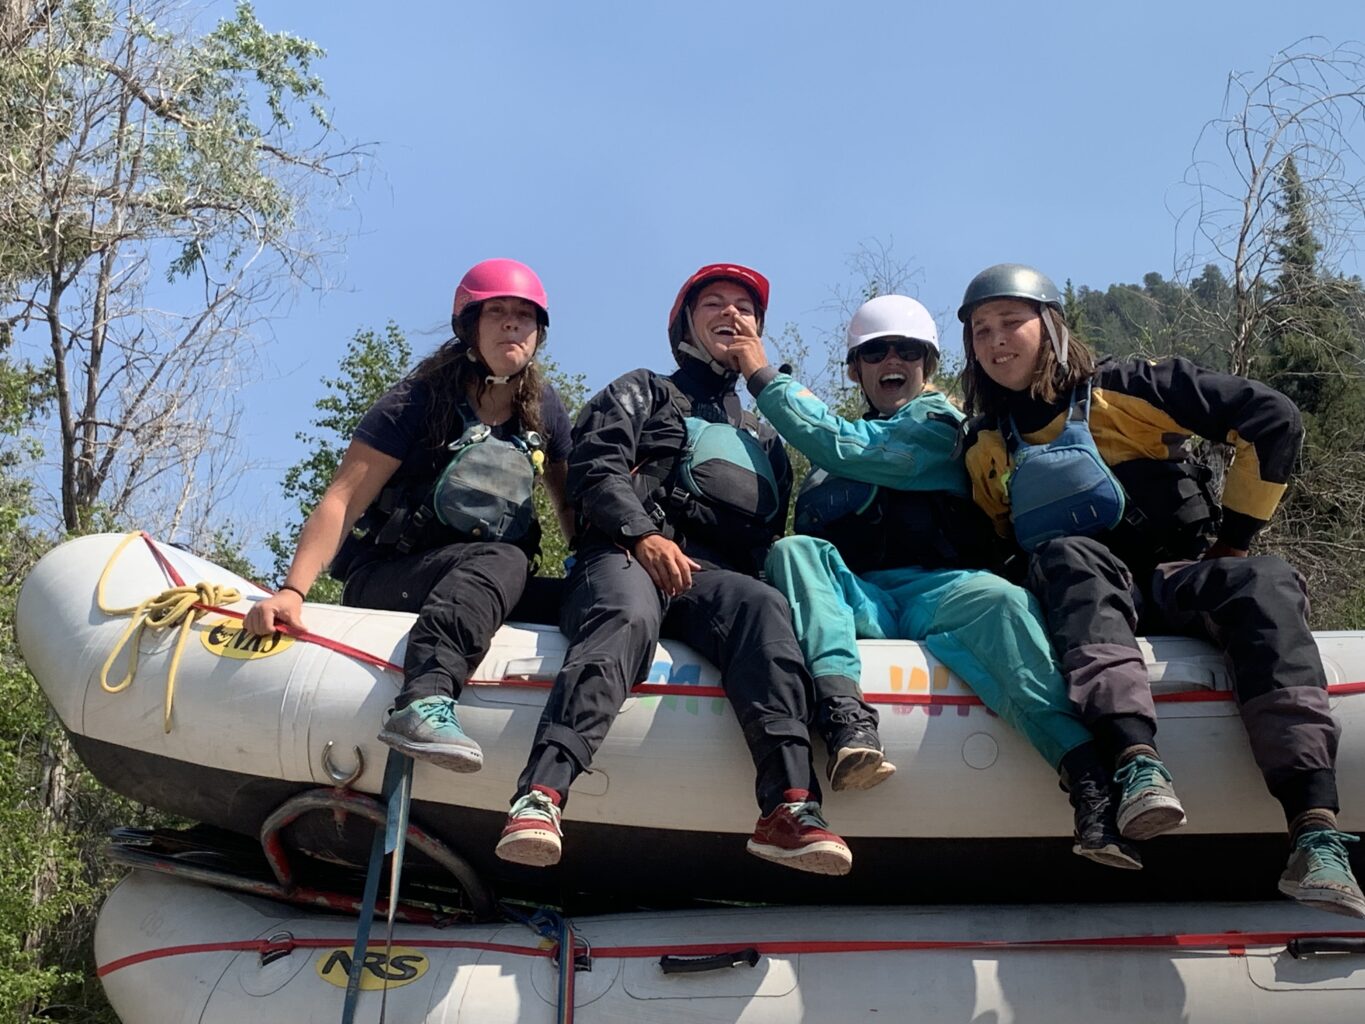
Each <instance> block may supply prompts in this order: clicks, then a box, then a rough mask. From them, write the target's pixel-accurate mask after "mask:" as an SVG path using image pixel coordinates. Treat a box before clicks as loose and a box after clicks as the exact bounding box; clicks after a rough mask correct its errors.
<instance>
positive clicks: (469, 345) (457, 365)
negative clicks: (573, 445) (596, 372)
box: [408, 302, 549, 447]
mask: <svg viewBox="0 0 1365 1024" xmlns="http://www.w3.org/2000/svg"><path fill="white" fill-rule="evenodd" d="M482 306H483V303H482V302H472V303H470V304H469V305H468V306H466V307H465V308H464V309H463V310H462V311H461V313H460V316H459V317H458V318H457V320H456V322H455V325H454V326H455V337H453V338H451V339H450V340H449V341H447V342H446V343H445V344H444V345H442V346H441V347H440V348H438V349H437V350H436V351H435V352H433V353H431V355H429V356H427V357H426V358H425V359H423V360H422V361H421V362H420V363H418V364H417V365H416V366H415V367H414V368H413V371H412V373H410V374H409V375H408V379H409V380H410V381H413V382H421V383H424V384H426V385H427V387H428V388H429V389H430V390H431V415H430V416H429V417H428V420H427V423H428V427H427V440H428V442H429V443H430V444H431V445H432V447H436V446H439V445H443V444H447V443H449V442H450V441H453V440H454V439H455V438H456V437H458V436H459V435H460V434H461V433H462V432H463V430H464V416H463V414H462V413H461V412H460V400H461V399H462V398H464V397H465V396H467V395H469V394H471V393H472V394H473V396H474V401H473V404H474V405H475V406H476V407H477V405H478V402H479V400H480V399H481V398H483V396H484V393H485V392H486V391H487V390H488V382H487V380H485V378H486V377H487V376H488V372H489V371H488V367H487V366H485V365H484V362H483V360H482V359H480V358H479V355H478V337H479V311H480V308H481V307H482ZM536 320H537V323H538V324H539V330H538V331H537V336H536V351H535V354H534V355H532V357H531V361H530V362H529V363H527V364H526V368H525V369H523V370H522V371H521V372H520V373H519V374H517V376H516V378H515V383H516V390H515V391H513V392H512V415H513V417H514V418H515V419H516V420H517V421H518V422H519V423H520V424H521V430H522V431H523V432H525V431H532V430H534V431H537V432H540V431H542V430H544V429H545V424H544V423H543V422H542V421H541V408H540V398H541V394H542V392H543V391H544V388H545V375H544V374H543V373H542V372H541V369H540V363H539V362H537V361H536V360H537V357H538V356H539V355H540V350H541V349H542V348H543V347H544V345H545V338H546V336H547V335H548V334H549V326H548V325H547V323H546V322H545V315H544V313H543V312H540V311H537V315H536Z"/></svg>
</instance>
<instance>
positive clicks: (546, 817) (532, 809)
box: [511, 789, 560, 832]
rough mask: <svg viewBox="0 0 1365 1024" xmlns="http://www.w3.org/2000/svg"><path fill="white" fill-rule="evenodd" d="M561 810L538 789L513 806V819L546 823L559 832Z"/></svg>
mask: <svg viewBox="0 0 1365 1024" xmlns="http://www.w3.org/2000/svg"><path fill="white" fill-rule="evenodd" d="M559 813H560V812H559V808H558V807H556V806H555V803H554V801H553V800H551V799H550V798H549V797H548V796H546V795H545V794H544V793H542V792H541V791H540V790H538V789H533V790H531V792H529V793H527V794H526V795H525V796H523V797H522V798H521V799H519V800H518V801H517V802H516V803H514V804H513V805H512V815H511V816H512V817H513V818H533V819H535V820H536V821H544V822H546V823H548V824H550V825H553V826H554V827H555V831H556V832H558V831H559Z"/></svg>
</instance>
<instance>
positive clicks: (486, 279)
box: [450, 259, 550, 326]
mask: <svg viewBox="0 0 1365 1024" xmlns="http://www.w3.org/2000/svg"><path fill="white" fill-rule="evenodd" d="M503 296H511V297H512V298H515V299H525V300H526V301H527V302H531V303H534V304H535V305H536V306H538V307H539V308H540V311H541V313H543V314H544V317H545V323H547V324H548V323H549V322H550V300H549V299H548V298H546V296H545V286H544V285H543V284H541V283H540V278H538V277H536V272H535V271H534V270H532V269H531V268H530V267H528V266H527V265H526V264H525V263H518V262H517V261H516V260H505V259H493V260H484V261H483V262H482V263H475V264H474V265H473V266H472V267H470V268H469V270H467V271H466V272H465V275H464V277H462V278H460V283H459V284H458V285H457V286H456V288H455V305H454V306H453V307H452V308H451V311H450V321H451V324H452V326H453V325H454V323H455V321H456V320H458V319H459V318H460V314H461V313H463V312H464V311H465V308H466V307H467V306H468V305H469V304H470V303H471V302H483V301H484V300H485V299H496V298H501V297H503Z"/></svg>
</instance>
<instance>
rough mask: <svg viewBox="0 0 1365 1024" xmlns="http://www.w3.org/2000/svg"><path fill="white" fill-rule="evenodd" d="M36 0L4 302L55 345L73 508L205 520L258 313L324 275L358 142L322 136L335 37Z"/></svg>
mask: <svg viewBox="0 0 1365 1024" xmlns="http://www.w3.org/2000/svg"><path fill="white" fill-rule="evenodd" d="M23 6H24V7H25V8H26V11H25V14H26V17H24V18H23V19H21V20H20V21H19V22H17V23H12V24H11V25H10V26H9V31H7V32H6V33H5V38H6V39H9V40H11V42H10V44H9V46H10V49H9V50H8V52H6V53H5V55H4V59H3V60H0V110H3V116H0V153H3V154H4V156H5V159H4V160H0V196H3V197H4V198H3V200H0V301H3V303H4V305H3V309H2V310H0V322H3V323H4V324H5V325H6V330H7V331H12V332H13V334H14V336H15V337H16V338H17V339H18V340H19V341H20V342H21V343H22V344H23V345H24V346H25V347H27V346H30V345H31V346H36V348H37V350H38V351H45V352H46V353H47V358H48V360H49V362H50V367H51V372H52V411H53V416H54V418H55V421H56V426H57V429H58V431H59V433H60V438H61V447H60V451H59V452H58V453H56V454H58V455H59V457H60V480H59V483H60V487H59V509H58V514H59V518H60V522H61V525H62V528H63V529H64V530H66V531H68V532H81V531H85V530H88V529H90V528H92V526H93V525H95V520H96V518H97V516H99V515H100V514H101V513H103V514H104V515H106V516H108V517H110V518H112V519H114V520H118V521H136V522H138V523H140V524H143V525H147V526H149V527H150V528H152V529H155V530H157V531H158V532H160V533H162V534H164V535H173V534H177V533H180V532H181V531H182V530H183V529H190V528H193V524H195V523H197V522H199V521H204V522H208V521H210V517H209V516H208V515H207V514H206V513H207V511H208V509H209V507H210V504H209V503H210V502H211V500H212V498H213V493H214V490H215V488H216V487H217V483H218V480H219V479H220V478H221V474H223V473H224V472H226V470H227V469H228V468H229V465H228V464H229V463H230V461H231V458H230V457H231V455H232V453H233V452H234V451H235V449H234V447H233V443H234V437H235V425H236V417H237V407H236V404H235V400H234V394H235V390H236V389H237V388H238V387H240V385H241V383H242V381H243V374H244V372H247V371H249V368H250V367H251V366H252V365H253V364H254V362H255V360H253V359H252V358H251V354H250V353H251V339H252V337H253V335H252V328H253V326H254V324H255V323H256V321H258V320H259V319H260V318H261V316H262V315H263V313H262V310H265V309H269V308H272V307H273V306H274V305H275V304H276V302H277V300H278V299H279V298H280V297H281V296H283V295H285V294H286V293H287V290H288V289H289V288H291V287H293V286H294V285H296V284H297V283H299V282H314V281H317V280H319V277H318V270H319V262H320V261H319V257H318V256H317V253H318V252H319V251H320V249H321V248H322V246H321V239H319V238H318V237H317V236H316V233H315V231H314V229H313V227H312V226H311V221H312V217H311V212H312V211H314V210H315V209H317V207H318V206H319V204H320V201H321V199H322V186H324V185H326V186H329V187H331V186H334V185H335V184H336V183H337V182H338V181H340V180H341V179H343V178H344V177H345V176H346V175H347V174H349V173H350V172H351V171H352V170H353V169H354V167H355V163H354V157H355V156H356V153H355V152H354V151H348V150H346V149H344V148H341V149H328V148H325V144H326V143H327V142H328V141H330V140H329V133H328V129H329V119H328V115H327V113H326V111H325V110H324V109H323V107H322V105H321V104H322V102H323V99H324V96H323V92H322V85H321V82H320V80H319V79H318V78H317V76H316V75H315V74H314V73H313V71H312V66H313V63H314V62H315V61H316V60H317V59H318V58H319V57H320V56H321V55H322V51H321V49H320V48H319V47H318V46H317V45H316V44H314V43H311V42H309V41H307V40H305V39H300V38H298V37H296V36H292V35H290V34H288V33H271V32H268V31H266V30H265V28H264V27H263V26H262V25H261V24H260V22H259V21H258V20H257V19H256V17H255V14H254V13H253V11H252V8H251V5H250V4H248V3H245V2H241V3H239V4H238V5H237V7H236V10H235V13H234V16H233V17H231V18H229V19H227V20H225V21H222V22H221V23H219V24H218V25H217V26H216V27H215V28H213V29H212V30H211V31H209V32H207V33H205V34H200V33H199V32H198V31H196V29H195V27H194V25H193V23H192V21H191V20H190V19H191V18H192V16H193V14H192V12H188V11H186V10H184V9H183V7H182V6H181V5H179V4H176V3H173V2H172V0H123V2H117V3H116V2H113V0H70V2H47V3H28V4H25V5H23ZM225 453H226V454H227V455H228V456H229V458H227V459H225V458H224V454H225ZM210 456H212V457H210Z"/></svg>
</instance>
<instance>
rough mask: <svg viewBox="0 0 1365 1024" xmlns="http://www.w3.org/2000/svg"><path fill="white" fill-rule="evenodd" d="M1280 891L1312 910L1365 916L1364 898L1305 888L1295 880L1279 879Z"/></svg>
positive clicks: (1330, 890) (1331, 890)
mask: <svg viewBox="0 0 1365 1024" xmlns="http://www.w3.org/2000/svg"><path fill="white" fill-rule="evenodd" d="M1279 888H1280V892H1282V893H1284V894H1285V895H1286V896H1288V897H1289V898H1290V899H1291V900H1297V901H1298V902H1299V903H1302V904H1303V905H1304V906H1306V907H1312V908H1313V909H1314V910H1326V911H1328V912H1329V913H1332V914H1343V915H1345V916H1346V917H1365V900H1363V899H1361V898H1360V897H1359V896H1353V895H1351V894H1350V893H1345V892H1337V891H1336V890H1334V889H1305V888H1303V886H1301V885H1299V884H1298V883H1297V882H1290V881H1287V880H1286V879H1283V878H1281V879H1280V886H1279Z"/></svg>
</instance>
